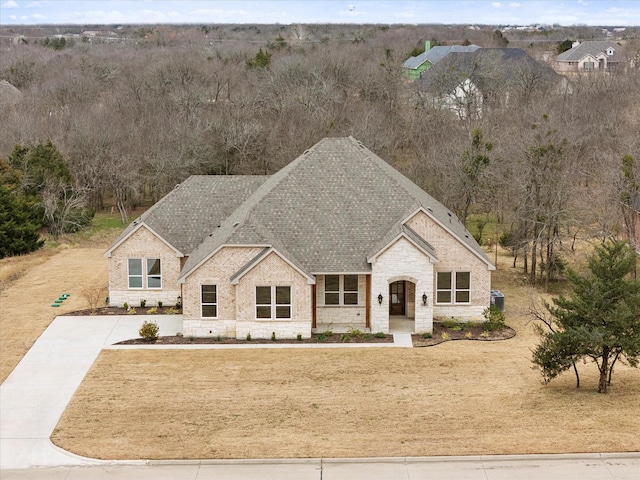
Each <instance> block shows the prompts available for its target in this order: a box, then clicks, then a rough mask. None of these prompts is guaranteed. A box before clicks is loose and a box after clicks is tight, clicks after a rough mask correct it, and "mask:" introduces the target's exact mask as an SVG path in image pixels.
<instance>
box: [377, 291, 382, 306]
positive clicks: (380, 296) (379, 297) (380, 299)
mask: <svg viewBox="0 0 640 480" xmlns="http://www.w3.org/2000/svg"><path fill="white" fill-rule="evenodd" d="M378 303H379V304H380V305H382V294H381V293H380V294H378Z"/></svg>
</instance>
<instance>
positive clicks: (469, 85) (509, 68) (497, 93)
mask: <svg viewBox="0 0 640 480" xmlns="http://www.w3.org/2000/svg"><path fill="white" fill-rule="evenodd" d="M565 82H566V79H565V78H564V77H562V76H561V75H558V74H557V73H556V72H554V71H553V70H552V69H551V68H549V67H547V66H545V65H543V64H541V63H539V62H537V61H536V60H534V59H533V58H532V57H530V56H529V55H528V54H527V53H526V52H525V51H524V50H522V49H520V48H480V49H478V50H475V51H473V52H457V53H456V52H454V53H450V54H449V55H447V57H446V58H444V59H442V61H440V62H438V64H437V65H434V66H433V68H431V69H429V70H428V71H426V72H424V74H423V76H422V78H421V79H420V80H419V82H416V86H417V93H418V95H419V96H420V98H421V99H422V100H423V101H426V102H429V103H431V104H433V105H434V106H438V107H443V108H447V109H450V110H451V111H452V112H454V113H455V114H456V115H457V116H458V117H459V118H461V119H467V118H480V117H481V116H482V114H483V111H484V110H486V109H487V108H504V107H505V106H507V105H508V103H509V101H510V99H513V98H514V97H519V99H520V100H522V101H523V102H524V103H525V104H528V103H529V102H530V101H531V100H532V98H533V97H534V96H535V95H536V94H540V93H548V92H553V91H561V90H562V88H563V87H565V86H566V84H565Z"/></svg>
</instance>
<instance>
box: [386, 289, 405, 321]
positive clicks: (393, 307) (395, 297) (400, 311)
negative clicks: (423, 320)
mask: <svg viewBox="0 0 640 480" xmlns="http://www.w3.org/2000/svg"><path fill="white" fill-rule="evenodd" d="M404 293H405V285H404V281H400V282H393V283H392V284H391V285H389V298H390V302H389V315H404V314H405V309H404V308H405V305H404V304H405V302H404Z"/></svg>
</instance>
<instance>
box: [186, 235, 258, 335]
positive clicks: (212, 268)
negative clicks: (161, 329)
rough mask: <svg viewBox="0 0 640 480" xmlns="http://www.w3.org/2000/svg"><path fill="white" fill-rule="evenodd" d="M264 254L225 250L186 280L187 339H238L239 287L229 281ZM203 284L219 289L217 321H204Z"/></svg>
mask: <svg viewBox="0 0 640 480" xmlns="http://www.w3.org/2000/svg"><path fill="white" fill-rule="evenodd" d="M261 251H262V248H260V247H224V248H222V249H221V250H219V251H218V252H216V253H215V254H214V255H213V256H212V257H211V258H210V259H208V260H207V261H206V262H205V263H204V264H202V265H201V266H200V267H199V268H198V269H197V270H196V271H194V272H193V273H191V275H189V276H188V277H187V278H186V279H185V283H184V288H183V292H184V295H183V309H182V313H183V316H184V325H183V327H184V335H185V336H190V335H192V336H194V337H215V336H218V335H220V336H223V337H235V336H236V286H235V285H232V284H231V282H230V280H229V279H230V278H231V276H232V275H233V274H234V273H236V272H237V271H238V270H239V269H240V268H242V266H244V265H246V264H247V263H248V262H249V261H250V260H251V259H252V258H254V257H255V256H256V255H257V254H258V253H260V252H261ZM201 285H216V286H217V296H218V298H217V300H218V318H217V319H203V318H201V308H200V286H201Z"/></svg>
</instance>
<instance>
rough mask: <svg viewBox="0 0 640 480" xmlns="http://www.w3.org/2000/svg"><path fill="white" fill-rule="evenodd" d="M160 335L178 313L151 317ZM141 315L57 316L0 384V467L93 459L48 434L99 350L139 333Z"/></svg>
mask: <svg viewBox="0 0 640 480" xmlns="http://www.w3.org/2000/svg"><path fill="white" fill-rule="evenodd" d="M153 319H154V320H156V321H157V322H158V325H159V326H160V334H161V335H175V333H176V332H178V331H181V330H182V316H181V315H162V316H160V315H158V316H154V317H153ZM143 320H144V317H143V316H140V315H136V316H130V315H123V316H119V315H118V316H95V317H91V316H89V317H58V318H56V319H55V320H54V321H53V322H52V323H51V325H50V326H49V328H47V330H45V332H44V333H43V334H42V335H41V336H40V338H38V340H37V341H36V343H35V344H34V345H33V347H31V349H30V350H29V351H28V352H27V354H26V355H25V356H24V358H23V359H22V360H21V361H20V363H19V364H18V366H17V367H16V368H15V369H14V370H13V372H11V374H10V375H9V377H7V379H6V380H5V381H4V383H3V384H2V385H1V386H0V469H13V468H28V467H31V466H59V465H86V464H96V463H98V462H97V461H96V460H91V459H85V458H81V457H78V456H75V455H72V454H70V453H68V452H64V451H62V450H60V449H59V448H57V447H56V446H54V445H53V443H51V441H50V440H49V437H50V436H51V434H52V433H53V429H54V428H55V426H56V425H57V423H58V420H59V419H60V416H61V415H62V413H63V412H64V409H65V408H66V406H67V404H68V403H69V401H70V400H71V397H72V396H73V394H74V393H75V391H76V389H77V388H78V386H79V385H80V383H81V382H82V379H83V378H84V376H85V374H86V373H87V371H88V370H89V368H90V367H91V365H92V364H93V362H94V361H95V359H96V357H97V356H98V354H99V353H100V350H101V349H102V348H104V347H106V346H108V345H110V344H112V343H115V342H119V341H121V340H126V339H129V338H135V337H138V329H139V328H140V325H142V322H143Z"/></svg>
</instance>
